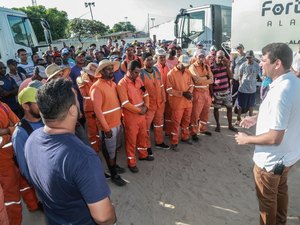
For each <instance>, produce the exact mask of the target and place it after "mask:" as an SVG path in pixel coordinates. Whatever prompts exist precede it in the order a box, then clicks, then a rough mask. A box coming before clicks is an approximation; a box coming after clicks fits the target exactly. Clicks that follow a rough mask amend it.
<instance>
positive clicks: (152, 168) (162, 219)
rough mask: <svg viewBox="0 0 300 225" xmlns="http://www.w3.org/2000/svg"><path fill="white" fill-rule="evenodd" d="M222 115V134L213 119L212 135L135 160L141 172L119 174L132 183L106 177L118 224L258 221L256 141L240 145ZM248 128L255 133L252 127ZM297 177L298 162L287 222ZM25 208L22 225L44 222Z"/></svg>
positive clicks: (299, 202) (298, 211) (296, 211)
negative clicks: (176, 149)
mask: <svg viewBox="0 0 300 225" xmlns="http://www.w3.org/2000/svg"><path fill="white" fill-rule="evenodd" d="M221 115H222V123H221V124H223V125H224V126H222V128H221V133H216V132H214V124H215V122H214V119H213V118H211V120H210V121H211V123H210V127H209V130H210V131H212V133H213V135H212V136H211V137H209V136H200V141H199V143H197V144H194V145H192V146H191V145H186V144H179V148H180V151H179V152H172V151H170V150H166V151H165V150H157V149H154V154H155V160H154V161H153V162H144V161H142V162H141V161H139V162H138V167H139V169H140V172H139V173H137V174H132V173H131V172H130V171H129V170H127V172H126V173H125V174H123V175H122V176H123V177H124V178H125V179H126V180H128V181H129V182H130V183H129V184H127V185H126V186H125V187H117V186H115V185H114V184H112V183H111V182H110V180H108V184H109V186H110V188H111V192H112V195H111V199H112V201H113V203H114V205H115V208H116V212H117V217H118V225H225V224H228V225H229V224H230V225H257V224H259V220H258V203H257V199H256V195H255V190H254V182H253V177H252V166H253V162H252V154H253V149H254V146H238V145H237V144H236V143H235V140H234V133H233V132H232V131H229V130H228V129H227V121H226V119H225V111H222V112H221ZM240 130H241V131H243V129H241V128H240ZM247 132H249V133H254V132H255V128H253V129H250V130H248V131H247ZM166 142H167V143H169V141H168V138H166ZM118 158H119V165H121V166H124V167H127V165H126V156H125V152H124V151H122V152H120V153H119V155H118ZM299 177H300V163H299V162H298V163H297V164H296V165H295V166H294V167H293V168H292V170H291V172H290V174H289V197H290V203H289V211H288V216H289V217H288V223H287V224H288V225H299V224H300V192H299V187H300V179H299ZM24 208H25V207H23V209H24ZM23 211H24V213H23V215H24V220H23V223H22V224H23V225H43V224H45V222H44V218H43V214H41V213H40V212H37V213H28V211H27V210H26V209H25V210H23Z"/></svg>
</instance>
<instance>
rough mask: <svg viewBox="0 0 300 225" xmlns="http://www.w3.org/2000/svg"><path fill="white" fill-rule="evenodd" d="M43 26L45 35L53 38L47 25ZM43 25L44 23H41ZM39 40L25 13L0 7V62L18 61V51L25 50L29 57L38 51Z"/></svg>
mask: <svg viewBox="0 0 300 225" xmlns="http://www.w3.org/2000/svg"><path fill="white" fill-rule="evenodd" d="M43 23H44V24H43V25H42V26H45V27H44V30H45V29H46V32H45V34H47V36H51V35H50V32H49V30H48V31H47V29H48V28H49V27H48V28H47V24H46V23H45V22H43ZM41 24H42V23H41ZM38 47H41V46H39V45H38V40H37V38H36V35H35V33H34V30H33V28H32V25H31V22H30V20H29V18H28V17H27V15H26V14H25V13H24V12H21V11H16V10H12V9H7V8H2V7H0V60H1V61H2V62H4V63H6V61H7V60H8V59H17V50H18V49H20V48H23V49H25V50H26V51H27V53H28V57H30V56H31V55H32V53H33V52H37V51H38Z"/></svg>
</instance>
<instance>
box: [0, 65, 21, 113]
mask: <svg viewBox="0 0 300 225" xmlns="http://www.w3.org/2000/svg"><path fill="white" fill-rule="evenodd" d="M17 94H18V85H17V83H16V82H15V80H14V79H13V78H11V77H10V76H9V75H8V74H6V66H5V65H4V63H3V62H1V61H0V99H1V101H2V102H4V103H6V104H7V105H8V106H9V107H10V109H11V110H12V111H13V112H14V113H15V114H16V115H19V106H18V103H17V100H16V95H17Z"/></svg>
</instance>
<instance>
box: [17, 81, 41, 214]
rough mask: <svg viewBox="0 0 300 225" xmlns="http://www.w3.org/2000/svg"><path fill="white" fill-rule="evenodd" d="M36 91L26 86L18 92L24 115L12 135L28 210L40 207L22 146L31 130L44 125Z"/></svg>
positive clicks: (21, 189)
mask: <svg viewBox="0 0 300 225" xmlns="http://www.w3.org/2000/svg"><path fill="white" fill-rule="evenodd" d="M36 91H37V89H36V88H33V87H27V88H24V89H23V90H22V91H21V92H20V93H19V95H18V101H19V103H20V105H21V106H22V108H23V111H24V117H23V119H21V121H20V122H19V124H18V126H16V129H15V131H14V133H13V136H12V144H13V147H14V152H15V156H16V158H17V162H18V165H19V170H20V172H21V176H20V192H21V194H22V197H23V200H24V201H25V203H26V205H27V208H28V210H29V211H30V212H34V211H36V210H38V209H40V208H41V204H40V203H39V202H38V199H37V196H36V194H35V190H34V188H33V186H32V185H31V184H29V183H31V179H30V175H29V172H28V167H27V164H26V161H25V155H24V147H25V143H26V141H27V139H28V137H29V135H30V134H31V132H32V131H33V130H35V129H37V128H40V127H42V126H43V125H44V124H43V122H42V120H41V116H40V114H39V112H40V111H39V108H38V107H37V104H36V100H35V95H36Z"/></svg>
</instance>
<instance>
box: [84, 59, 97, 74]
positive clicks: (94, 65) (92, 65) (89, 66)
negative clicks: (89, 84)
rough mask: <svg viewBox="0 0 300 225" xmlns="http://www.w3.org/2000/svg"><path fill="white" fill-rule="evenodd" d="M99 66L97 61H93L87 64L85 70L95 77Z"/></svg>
mask: <svg viewBox="0 0 300 225" xmlns="http://www.w3.org/2000/svg"><path fill="white" fill-rule="evenodd" d="M97 67H98V64H97V63H93V62H91V63H89V64H87V66H86V67H84V69H83V72H86V73H87V74H88V75H91V76H93V77H94V76H95V72H96V70H97Z"/></svg>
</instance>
